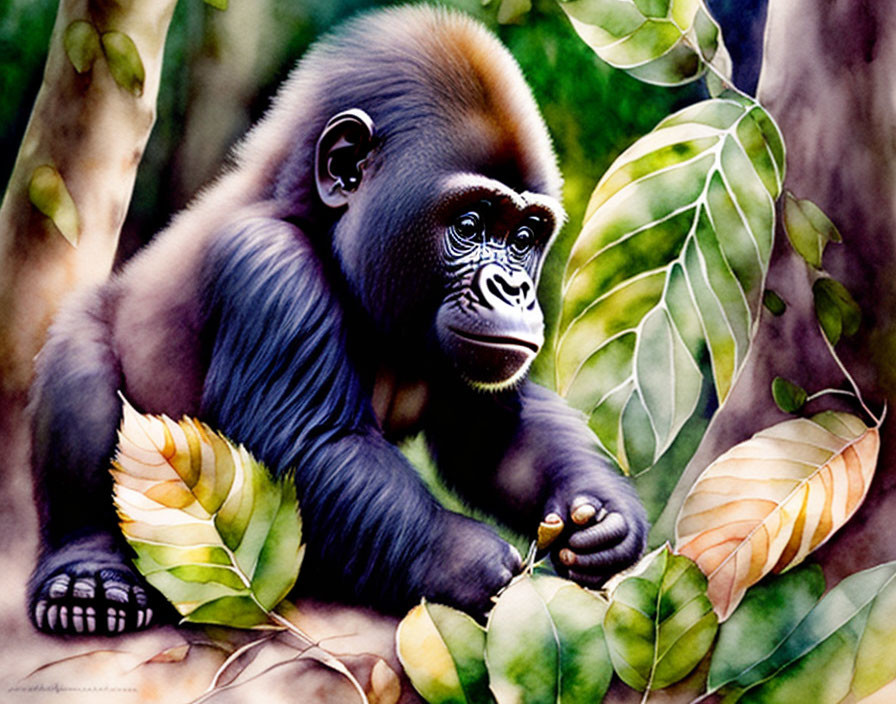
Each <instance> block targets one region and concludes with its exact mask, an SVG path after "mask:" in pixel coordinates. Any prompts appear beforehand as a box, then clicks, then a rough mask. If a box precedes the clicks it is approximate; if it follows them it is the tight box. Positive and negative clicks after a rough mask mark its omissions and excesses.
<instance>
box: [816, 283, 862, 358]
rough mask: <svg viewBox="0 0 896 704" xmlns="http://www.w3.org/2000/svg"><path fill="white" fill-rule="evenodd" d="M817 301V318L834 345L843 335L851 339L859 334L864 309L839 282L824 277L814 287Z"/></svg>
mask: <svg viewBox="0 0 896 704" xmlns="http://www.w3.org/2000/svg"><path fill="white" fill-rule="evenodd" d="M812 295H813V298H814V299H815V316H816V317H817V318H818V322H819V324H820V325H821V329H822V331H823V332H824V334H825V337H827V338H828V341H829V342H830V343H831V344H832V345H836V344H837V343H838V342H839V341H840V336H841V335H846V336H847V337H850V336H851V335H855V334H856V332H858V329H859V325H861V323H862V309H861V308H859V304H858V303H856V301H855V299H854V298H853V297H852V295H851V294H850V293H849V291H847V290H846V287H845V286H844V285H843V284H841V283H840V282H839V281H836V280H835V279H832V278H830V277H827V276H823V277H821V278H819V279H818V280H816V281H815V283H814V284H813V285H812Z"/></svg>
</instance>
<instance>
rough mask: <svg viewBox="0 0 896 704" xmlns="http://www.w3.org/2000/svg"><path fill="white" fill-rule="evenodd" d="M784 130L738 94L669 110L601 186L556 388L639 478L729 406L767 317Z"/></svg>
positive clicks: (565, 309)
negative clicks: (699, 419) (706, 391)
mask: <svg viewBox="0 0 896 704" xmlns="http://www.w3.org/2000/svg"><path fill="white" fill-rule="evenodd" d="M783 176H784V151H783V143H782V141H781V136H780V133H779V132H778V130H777V127H775V125H774V123H773V122H772V121H771V119H770V118H769V117H768V115H767V114H766V113H765V112H764V110H762V108H761V107H759V106H758V105H757V104H756V103H755V102H752V101H750V100H747V99H744V98H741V97H739V96H735V95H727V96H726V97H725V98H721V99H715V100H708V101H704V102H701V103H698V104H696V105H692V106H690V107H688V108H686V109H685V110H683V111H681V112H679V113H676V114H675V115H672V116H670V117H669V118H667V119H666V120H664V121H663V122H661V123H660V124H659V125H658V126H657V128H656V129H655V130H654V131H653V132H651V133H650V134H648V135H646V136H645V137H643V138H641V139H640V140H638V141H637V142H636V143H635V144H634V145H633V146H632V147H630V148H629V149H628V150H626V151H625V152H624V153H623V154H622V155H621V156H620V157H619V158H618V159H617V160H616V161H615V162H614V163H613V164H612V165H611V166H610V168H609V170H608V171H607V173H606V174H605V175H604V176H603V178H602V179H601V181H600V183H598V185H597V188H596V189H595V191H594V193H593V195H592V196H591V201H590V202H589V204H588V209H587V212H586V215H585V222H584V225H583V227H582V231H581V233H580V234H579V236H578V238H577V240H576V242H575V243H574V245H573V247H572V250H571V252H570V255H569V260H568V261H567V264H566V271H565V273H564V276H563V289H562V309H561V310H562V314H561V320H560V326H559V337H558V342H557V345H556V348H555V369H556V375H557V379H556V381H557V388H558V390H559V392H560V393H561V394H562V395H564V396H566V398H567V400H568V401H569V402H570V403H571V404H572V405H573V406H576V407H577V408H580V409H581V410H583V411H584V412H585V413H586V414H588V415H589V416H590V422H591V427H592V429H593V430H594V431H595V433H596V435H597V437H598V439H599V440H600V442H601V443H602V445H603V446H604V448H605V449H606V450H607V452H608V453H609V454H610V455H612V456H614V457H615V458H616V460H617V462H618V463H619V465H620V466H621V467H622V468H623V469H625V470H627V471H630V472H632V473H636V474H637V473H639V472H641V471H643V470H645V469H649V468H650V467H651V466H652V465H653V463H655V462H656V461H657V460H658V459H659V458H660V457H661V456H662V455H663V454H664V453H665V452H666V451H667V450H668V449H669V448H670V447H671V446H672V443H673V442H674V441H675V439H676V438H677V437H678V435H679V432H680V431H681V429H682V428H683V427H684V425H685V424H686V423H687V422H688V420H689V419H690V418H692V417H693V416H694V415H695V414H696V413H697V411H698V403H699V401H700V398H701V393H702V390H703V388H704V386H705V385H709V384H712V386H713V387H714V389H715V393H716V398H717V400H718V401H719V402H720V403H721V402H724V400H725V399H726V397H727V396H728V392H729V391H730V389H731V387H732V385H733V383H734V379H735V377H736V376H737V374H738V372H739V371H740V369H741V368H742V366H743V363H744V360H745V359H746V356H747V352H748V350H749V346H750V341H751V338H752V335H753V332H754V329H755V325H756V321H757V319H758V316H759V306H760V305H761V301H762V291H763V286H764V281H765V276H766V272H767V271H768V263H769V257H770V255H771V249H772V238H773V233H774V200H775V198H776V197H777V195H778V193H779V192H780V188H781V182H782V179H783Z"/></svg>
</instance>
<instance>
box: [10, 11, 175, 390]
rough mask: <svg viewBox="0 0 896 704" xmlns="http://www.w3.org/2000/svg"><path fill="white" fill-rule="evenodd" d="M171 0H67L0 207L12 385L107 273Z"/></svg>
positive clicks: (145, 134) (21, 384)
mask: <svg viewBox="0 0 896 704" xmlns="http://www.w3.org/2000/svg"><path fill="white" fill-rule="evenodd" d="M175 4H176V0H155V1H154V2H133V3H110V2H100V1H99V0H93V1H88V0H63V2H61V3H60V6H59V11H58V14H57V16H56V24H55V26H54V28H53V35H52V38H51V40H50V42H51V43H50V52H49V56H48V57H47V65H46V69H45V73H44V81H43V85H42V86H41V89H40V92H39V94H38V96H37V101H36V103H35V106H34V111H33V112H32V115H31V119H30V121H29V123H28V128H27V131H26V133H25V137H24V139H23V141H22V146H21V148H20V150H19V154H18V158H17V159H16V163H15V167H14V168H13V173H12V176H11V177H10V181H9V186H8V188H7V191H6V194H5V196H4V198H3V204H2V206H0V391H2V392H4V394H5V395H9V396H13V397H15V396H17V395H19V394H21V393H22V392H23V391H24V389H26V388H27V386H28V383H29V381H30V379H31V371H32V360H33V358H34V355H35V354H37V351H38V350H39V349H40V347H41V344H42V343H43V339H44V334H45V332H46V328H47V326H48V324H49V321H50V319H51V318H52V316H53V314H54V313H55V311H56V308H57V306H58V304H59V301H60V299H61V298H62V297H63V296H64V295H66V294H67V293H69V292H70V291H72V290H75V289H78V288H80V287H81V286H83V285H85V284H89V283H93V282H96V281H101V280H103V279H104V278H105V277H106V276H107V275H108V274H109V270H110V268H111V266H112V260H113V257H114V256H115V249H116V246H117V243H118V232H119V230H120V228H121V224H122V222H123V220H124V217H125V214H126V213H127V206H128V203H129V202H130V198H131V190H132V188H133V184H134V178H135V176H136V173H137V165H138V164H139V163H140V158H141V156H142V155H143V148H144V146H145V144H146V140H147V139H148V138H149V132H150V130H151V129H152V125H153V122H154V121H155V101H156V95H157V93H158V87H159V78H160V74H161V67H162V52H163V49H164V46H165V35H166V33H167V30H168V24H169V22H170V20H171V14H172V12H173V11H174V6H175ZM134 51H135V52H136V53H134ZM76 66H77V68H76ZM79 71H80V72H79ZM141 73H142V77H141ZM141 78H142V79H141ZM66 194H68V195H66Z"/></svg>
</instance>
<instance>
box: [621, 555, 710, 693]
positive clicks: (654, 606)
mask: <svg viewBox="0 0 896 704" xmlns="http://www.w3.org/2000/svg"><path fill="white" fill-rule="evenodd" d="M604 628H605V630H606V637H607V646H608V648H609V651H610V657H611V659H612V661H613V667H614V669H615V670H616V674H617V675H619V677H620V679H622V681H623V682H625V683H626V684H627V685H628V686H629V687H632V688H634V689H637V690H638V691H639V692H643V691H645V690H647V689H650V690H654V689H662V688H663V687H667V686H669V685H670V684H674V683H675V682H678V681H679V680H680V679H682V678H683V677H685V676H686V675H687V674H688V673H690V672H691V670H693V669H694V668H695V667H696V666H697V663H699V662H700V660H702V659H703V656H704V655H706V653H707V652H708V651H709V648H710V646H711V645H712V641H713V639H714V638H715V634H716V630H717V628H718V621H717V619H716V616H715V614H714V613H713V610H712V604H710V601H709V599H708V598H707V596H706V578H705V577H704V576H703V574H702V573H701V572H700V570H699V569H697V567H696V566H695V565H694V563H693V562H691V561H690V560H689V559H687V558H685V557H681V556H680V555H673V554H671V552H670V551H669V547H668V545H664V546H663V547H661V548H659V549H658V550H655V551H654V552H652V553H650V554H649V555H646V556H645V557H643V558H642V559H641V562H640V563H639V564H638V565H637V566H636V567H635V569H634V570H633V571H632V572H631V574H629V575H628V576H626V577H625V578H624V579H622V580H621V581H620V582H619V584H618V585H617V586H616V588H615V589H614V590H613V593H612V595H611V596H610V607H609V609H608V610H607V616H606V618H605V620H604Z"/></svg>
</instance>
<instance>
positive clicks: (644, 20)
mask: <svg viewBox="0 0 896 704" xmlns="http://www.w3.org/2000/svg"><path fill="white" fill-rule="evenodd" d="M560 6H561V7H562V8H563V9H564V10H565V11H566V14H567V15H568V16H569V19H570V21H571V22H572V25H573V27H574V28H575V30H576V32H578V34H579V36H580V37H581V38H582V39H583V40H584V41H585V43H586V44H588V46H590V47H591V48H592V49H594V51H595V52H596V53H597V55H598V56H600V58H601V59H603V60H604V61H606V62H607V63H608V64H610V65H611V66H614V67H616V68H620V69H623V70H624V71H626V72H628V73H630V74H631V75H633V76H634V77H636V78H638V79H640V80H642V81H645V82H646V83H654V84H656V85H665V86H676V85H682V84H684V83H688V82H690V81H693V80H695V79H697V78H699V77H700V76H702V75H703V73H704V72H705V71H706V63H705V62H706V61H709V62H711V63H712V65H713V66H714V67H715V68H716V70H718V71H719V72H720V73H722V74H723V75H726V76H727V75H729V74H730V72H731V59H730V57H729V56H728V51H727V49H725V45H724V44H723V42H722V33H721V30H720V29H719V26H718V24H716V22H715V20H714V19H713V18H712V16H711V15H710V14H709V12H708V11H707V10H706V7H705V6H704V5H703V3H702V2H701V0H572V1H571V2H565V1H564V0H561V2H560Z"/></svg>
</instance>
